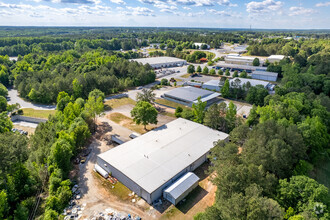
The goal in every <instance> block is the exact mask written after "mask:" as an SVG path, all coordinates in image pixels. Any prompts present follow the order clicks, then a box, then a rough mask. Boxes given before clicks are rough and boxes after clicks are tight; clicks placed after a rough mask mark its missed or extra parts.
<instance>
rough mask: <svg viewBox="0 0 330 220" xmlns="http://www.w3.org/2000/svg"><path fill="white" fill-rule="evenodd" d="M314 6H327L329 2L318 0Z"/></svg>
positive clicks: (329, 4)
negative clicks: (319, 0)
mask: <svg viewBox="0 0 330 220" xmlns="http://www.w3.org/2000/svg"><path fill="white" fill-rule="evenodd" d="M315 6H316V7H327V6H330V2H320V3H317V4H316V5H315Z"/></svg>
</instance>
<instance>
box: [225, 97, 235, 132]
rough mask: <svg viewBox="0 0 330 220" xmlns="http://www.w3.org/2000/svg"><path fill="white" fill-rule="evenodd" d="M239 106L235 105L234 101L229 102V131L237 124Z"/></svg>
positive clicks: (227, 115)
mask: <svg viewBox="0 0 330 220" xmlns="http://www.w3.org/2000/svg"><path fill="white" fill-rule="evenodd" d="M236 114H237V107H236V105H234V103H233V102H229V105H228V108H227V111H226V120H227V123H228V129H229V131H231V130H233V129H234V128H235V126H236V122H237V118H236Z"/></svg>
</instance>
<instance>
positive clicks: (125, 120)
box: [107, 112, 156, 134]
mask: <svg viewBox="0 0 330 220" xmlns="http://www.w3.org/2000/svg"><path fill="white" fill-rule="evenodd" d="M107 118H108V119H110V120H111V121H113V122H115V123H117V124H120V125H121V126H124V127H126V128H128V129H130V130H132V131H135V132H137V133H140V134H144V133H146V132H147V131H148V130H152V129H153V128H155V127H156V125H147V130H144V127H143V125H137V124H135V123H134V121H133V119H131V118H129V117H127V116H126V115H123V114H121V113H118V112H114V113H111V114H109V115H107Z"/></svg>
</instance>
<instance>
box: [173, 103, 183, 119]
mask: <svg viewBox="0 0 330 220" xmlns="http://www.w3.org/2000/svg"><path fill="white" fill-rule="evenodd" d="M182 112H183V108H182V107H180V106H179V107H177V108H176V109H175V113H174V115H175V117H177V118H180V117H181V113H182Z"/></svg>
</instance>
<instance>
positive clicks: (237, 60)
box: [225, 54, 262, 66]
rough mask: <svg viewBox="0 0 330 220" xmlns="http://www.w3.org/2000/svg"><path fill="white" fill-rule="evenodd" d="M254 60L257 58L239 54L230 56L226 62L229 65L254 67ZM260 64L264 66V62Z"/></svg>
mask: <svg viewBox="0 0 330 220" xmlns="http://www.w3.org/2000/svg"><path fill="white" fill-rule="evenodd" d="M254 59H255V57H247V56H240V55H239V54H228V55H227V56H226V57H225V62H226V63H228V64H237V65H248V66H253V60H254ZM260 63H261V64H262V60H260Z"/></svg>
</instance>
